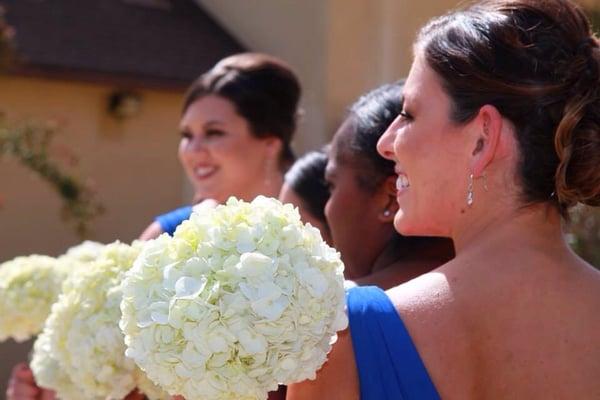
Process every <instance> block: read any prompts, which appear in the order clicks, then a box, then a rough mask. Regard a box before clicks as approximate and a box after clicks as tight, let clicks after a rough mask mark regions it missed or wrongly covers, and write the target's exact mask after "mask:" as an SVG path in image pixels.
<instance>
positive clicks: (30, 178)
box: [0, 77, 184, 260]
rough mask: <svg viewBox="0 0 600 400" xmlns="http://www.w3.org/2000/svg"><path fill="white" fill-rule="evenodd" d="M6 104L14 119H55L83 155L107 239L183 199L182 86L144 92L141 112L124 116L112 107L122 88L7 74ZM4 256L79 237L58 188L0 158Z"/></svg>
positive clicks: (126, 233)
mask: <svg viewBox="0 0 600 400" xmlns="http://www.w3.org/2000/svg"><path fill="white" fill-rule="evenodd" d="M0 87H2V91H0V104H1V106H0V109H1V110H2V111H3V112H5V113H6V115H7V116H8V117H9V119H13V120H14V119H25V120H26V119H28V118H35V119H37V120H41V119H54V120H57V121H59V125H60V126H62V128H61V129H60V133H59V135H58V136H57V137H56V142H57V143H61V144H63V145H66V146H68V148H70V149H72V150H73V151H74V152H75V153H76V154H78V155H79V156H80V167H79V169H80V171H81V173H82V174H84V175H85V176H89V177H90V178H93V181H94V185H95V187H96V189H97V192H98V198H99V199H100V200H101V201H102V202H103V203H104V205H105V206H106V213H105V215H103V216H101V217H100V218H99V219H98V220H97V221H96V222H95V224H94V232H93V237H94V238H95V239H97V240H100V241H105V242H106V241H112V240H115V239H121V240H125V241H129V240H131V239H133V238H134V237H136V236H137V235H138V234H139V232H140V230H141V229H143V227H144V226H145V225H147V224H148V222H149V221H150V219H151V217H152V216H153V215H154V214H156V213H157V212H161V211H164V210H165V209H168V208H170V207H173V206H176V205H179V204H180V203H181V201H182V190H181V187H182V180H183V179H184V178H183V176H182V174H181V171H180V167H179V164H178V161H177V158H176V148H177V142H178V139H179V138H178V134H177V119H178V116H179V104H180V100H181V94H180V93H171V92H158V91H147V90H144V91H141V92H140V93H141V96H142V105H141V110H140V113H139V114H138V115H137V116H134V117H132V118H131V119H127V120H124V121H118V120H116V119H115V118H113V117H111V116H109V114H108V113H107V111H106V110H107V99H108V96H109V94H110V93H111V91H112V90H114V89H115V88H113V87H110V86H103V85H93V84H80V83H72V82H70V83H65V82H60V81H50V80H43V79H31V78H17V77H2V78H0ZM0 182H1V188H0V195H1V196H2V198H3V208H2V209H0V226H1V227H2V229H0V260H5V259H7V258H11V257H14V256H16V255H20V254H29V253H32V252H40V253H43V254H57V253H60V252H61V251H62V250H64V249H65V248H66V246H68V245H72V244H75V243H77V241H78V238H77V237H76V236H75V235H74V234H73V233H72V231H71V229H70V228H69V227H68V226H67V225H65V224H64V223H63V222H62V221H61V220H60V218H59V212H58V211H59V206H60V204H59V200H58V197H57V196H56V195H54V194H53V193H51V189H50V188H49V187H47V186H46V185H45V184H43V183H41V182H40V180H39V178H38V177H37V176H35V175H33V174H32V173H30V172H29V171H28V170H26V169H25V168H23V167H22V166H21V165H19V164H17V163H16V162H14V161H11V160H9V159H6V160H3V161H2V162H1V164H0Z"/></svg>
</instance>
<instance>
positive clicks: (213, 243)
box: [120, 196, 347, 400]
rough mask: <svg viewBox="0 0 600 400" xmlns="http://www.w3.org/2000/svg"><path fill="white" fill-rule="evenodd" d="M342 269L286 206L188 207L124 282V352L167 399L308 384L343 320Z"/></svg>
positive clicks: (253, 395)
mask: <svg viewBox="0 0 600 400" xmlns="http://www.w3.org/2000/svg"><path fill="white" fill-rule="evenodd" d="M343 282H344V280H343V264H342V262H341V260H340V256H339V253H337V252H336V251H335V250H334V249H332V248H330V247H329V246H327V244H326V243H325V242H324V241H323V240H322V238H321V236H320V233H319V231H318V230H317V229H316V228H314V227H312V226H310V224H307V225H304V224H302V222H301V221H300V216H299V214H298V211H297V210H296V209H294V208H293V206H291V205H289V204H288V205H282V204H281V203H280V202H279V201H277V200H274V199H269V198H265V197H262V196H259V197H257V198H256V199H255V200H254V201H252V202H251V203H247V202H244V201H240V200H236V199H234V198H230V199H229V200H228V202H227V204H226V205H222V206H217V207H216V208H209V207H204V208H200V209H198V210H196V211H195V212H194V213H193V214H192V216H191V218H190V219H189V220H188V221H186V222H184V223H182V224H181V225H180V226H179V227H178V228H177V230H176V231H175V234H174V236H173V237H169V236H168V235H162V236H160V237H159V238H157V239H155V240H153V241H150V242H148V243H147V244H146V245H145V246H144V248H143V249H142V252H141V254H140V256H139V257H138V258H137V259H136V261H135V263H134V266H133V268H131V269H130V270H129V271H128V272H127V274H126V278H125V280H124V281H123V301H122V303H121V310H122V314H123V316H122V319H121V324H120V326H121V328H122V330H123V332H124V333H125V343H126V345H127V352H126V355H127V356H128V357H131V358H132V359H134V360H135V362H136V363H137V364H138V365H139V366H140V367H141V368H142V369H143V370H144V371H146V373H147V375H148V377H149V378H150V379H152V380H153V381H154V382H156V383H157V384H158V385H160V386H161V387H163V388H164V389H165V390H166V391H168V392H169V393H171V394H181V395H183V396H184V397H185V398H188V399H207V400H210V399H266V397H267V393H268V392H269V391H271V390H275V389H276V388H277V385H278V384H279V383H283V384H289V383H292V382H297V381H302V380H305V379H314V378H315V375H316V371H317V370H318V369H319V368H320V367H321V365H322V364H323V363H324V362H325V360H326V356H327V353H328V352H329V350H330V349H331V345H332V343H333V342H334V341H335V339H336V338H337V336H336V332H337V331H338V330H341V329H344V328H345V327H346V326H347V318H346V314H345V310H344V305H345V304H344V287H343Z"/></svg>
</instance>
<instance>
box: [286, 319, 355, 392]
mask: <svg viewBox="0 0 600 400" xmlns="http://www.w3.org/2000/svg"><path fill="white" fill-rule="evenodd" d="M359 396H360V393H359V385H358V373H357V371H356V364H355V362H354V351H353V350H352V340H351V337H350V331H349V329H346V330H345V331H343V332H340V333H339V335H338V341H337V342H336V343H335V345H334V346H333V349H332V350H331V353H329V356H328V360H327V362H326V363H325V364H324V365H323V367H322V368H321V369H320V370H319V371H318V372H317V378H316V379H315V380H313V381H310V380H307V381H304V382H300V383H296V384H293V385H290V386H288V390H287V396H286V399H287V400H312V399H330V400H353V399H356V400H358V399H359Z"/></svg>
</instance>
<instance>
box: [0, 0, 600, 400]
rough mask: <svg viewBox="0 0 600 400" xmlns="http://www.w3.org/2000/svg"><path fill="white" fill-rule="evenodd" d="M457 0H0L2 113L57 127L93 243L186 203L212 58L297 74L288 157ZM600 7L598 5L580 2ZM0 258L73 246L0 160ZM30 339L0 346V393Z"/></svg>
mask: <svg viewBox="0 0 600 400" xmlns="http://www.w3.org/2000/svg"><path fill="white" fill-rule="evenodd" d="M457 3H458V0H420V1H417V0H101V1H100V0H96V1H89V0H88V1H81V0H0V5H3V6H4V8H5V10H6V19H7V21H8V23H9V24H10V25H12V26H13V28H15V31H16V35H15V44H16V53H17V56H18V58H19V60H20V62H19V63H18V65H17V66H16V67H15V68H13V69H12V70H11V71H10V73H8V74H4V75H0V111H1V112H2V113H4V114H5V115H6V116H7V117H9V118H11V119H12V120H24V121H27V120H36V121H40V120H43V121H47V120H52V121H56V123H57V124H58V127H59V135H58V136H57V138H56V140H57V142H60V143H64V144H66V145H67V146H68V147H69V148H70V149H71V150H73V151H74V152H75V153H76V154H77V155H78V156H79V159H80V165H79V169H80V171H81V173H82V175H84V176H87V177H89V178H91V179H92V180H93V185H94V188H95V190H96V192H97V196H98V198H99V199H100V200H101V201H102V203H103V204H104V206H105V208H106V212H105V214H104V215H102V216H101V217H99V218H98V219H97V220H96V221H95V222H94V224H93V225H92V231H91V233H92V234H91V238H92V239H95V240H98V241H101V242H110V241H113V240H115V239H120V240H122V241H131V240H132V239H134V238H135V237H137V236H138V235H139V234H140V232H141V230H142V229H143V228H144V227H145V226H146V225H147V224H148V223H149V222H150V221H151V219H152V217H154V216H155V215H157V214H159V213H162V212H165V211H168V210H170V209H172V208H174V207H176V206H179V205H182V204H185V203H187V202H189V200H190V197H191V191H190V188H189V187H188V186H187V180H186V178H185V176H184V175H183V172H182V171H181V168H180V166H179V163H178V161H177V158H176V149H177V145H178V141H179V135H178V131H177V124H178V119H179V114H180V108H181V102H182V97H183V94H184V91H185V88H186V86H187V85H188V84H189V83H190V82H191V81H192V80H193V79H194V78H195V77H196V76H198V75H199V74H201V73H202V72H204V71H206V70H207V69H209V68H210V67H211V66H212V65H213V64H214V63H215V62H216V61H218V60H219V59H220V58H222V57H224V56H226V55H229V54H233V53H236V52H239V51H244V50H251V51H262V52H266V53H270V54H273V55H276V56H279V57H281V58H282V59H284V60H286V61H288V62H289V63H290V64H291V65H292V66H293V68H294V69H295V70H296V72H297V73H298V75H299V77H300V80H301V83H302V87H303V97H302V107H303V109H304V116H303V119H302V121H301V124H300V127H299V130H298V132H297V135H296V140H295V143H294V147H295V149H296V151H297V152H298V153H302V152H304V151H306V150H310V149H314V148H316V147H319V146H320V145H322V144H324V143H326V142H327V141H328V140H329V138H330V137H331V136H332V134H333V132H334V129H335V127H336V126H337V124H338V122H339V121H340V120H341V118H342V116H343V114H344V112H345V108H346V107H347V106H348V105H349V104H350V103H352V102H353V101H354V100H355V99H356V97H357V96H359V95H360V94H361V93H364V92H366V91H367V90H369V89H371V88H373V87H375V86H377V85H379V84H381V83H384V82H391V81H394V80H397V79H399V78H402V77H404V76H405V75H406V74H407V72H408V69H409V66H410V62H411V56H412V51H411V43H412V41H413V39H414V36H415V33H416V31H417V29H418V28H419V27H420V26H421V25H422V24H423V23H425V22H426V21H427V20H428V19H429V18H431V17H433V16H435V15H439V14H442V13H445V12H446V11H448V10H449V9H451V8H453V7H455V6H456V5H457ZM580 3H581V4H582V5H584V6H585V7H586V8H587V9H588V10H589V11H590V15H595V16H596V18H598V15H600V14H599V13H600V11H599V10H600V0H580ZM0 200H1V201H0V261H3V260H7V259H10V258H13V257H15V256H17V255H24V254H31V253H41V254H49V255H58V254H60V253H62V252H63V251H64V250H65V249H66V248H67V247H69V246H71V245H74V244H76V243H78V242H80V241H81V239H80V238H79V237H78V236H77V235H76V234H75V233H74V232H73V230H72V229H71V227H70V226H68V225H66V224H65V223H64V222H63V221H62V220H61V218H60V215H59V209H60V200H59V199H58V198H57V196H56V195H55V194H54V193H53V192H52V191H51V189H50V188H49V187H48V186H47V185H45V184H44V183H43V182H42V181H41V180H40V178H39V177H37V176H36V175H34V174H32V173H30V172H29V171H28V170H27V169H25V168H23V167H22V166H21V165H19V164H18V163H16V162H14V161H13V160H10V158H6V159H1V160H0ZM27 348H28V344H26V345H23V346H20V347H18V348H17V347H15V346H13V345H11V344H4V345H0V393H4V385H5V383H6V380H7V376H8V371H9V368H10V367H11V366H12V365H14V362H15V361H17V360H24V359H25V358H26V355H25V354H26V351H27Z"/></svg>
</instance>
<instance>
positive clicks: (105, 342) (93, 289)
mask: <svg viewBox="0 0 600 400" xmlns="http://www.w3.org/2000/svg"><path fill="white" fill-rule="evenodd" d="M140 247H141V243H138V244H134V245H133V246H129V245H127V244H123V243H119V242H115V243H112V244H109V245H106V246H105V247H104V248H103V249H102V250H101V251H100V252H99V253H98V255H97V257H96V259H95V260H93V262H90V264H89V265H88V268H86V269H82V270H79V271H77V272H75V273H73V274H71V275H70V276H69V278H68V279H67V280H66V281H65V283H64V285H63V292H62V293H61V295H60V297H59V299H58V301H57V302H56V303H55V304H54V305H53V306H52V311H51V313H50V316H49V317H48V320H47V321H46V325H45V327H44V331H43V332H42V334H41V335H40V336H39V337H38V340H37V341H36V343H35V345H34V354H33V358H32V362H31V367H32V370H33V372H34V375H35V378H36V381H37V382H38V384H39V385H41V386H42V387H46V388H49V389H53V390H55V391H56V392H57V395H58V397H59V398H61V399H63V400H75V399H82V398H84V399H91V400H95V399H97V400H102V399H122V398H124V397H125V396H126V395H127V394H128V393H129V392H130V391H131V390H133V389H134V388H135V387H139V388H140V389H141V390H142V391H144V393H145V394H146V395H147V396H148V397H149V398H151V399H158V398H167V395H166V393H164V392H162V391H160V390H159V389H158V388H156V387H155V386H154V385H153V384H152V383H151V382H150V381H149V380H148V379H147V378H146V376H145V374H144V373H143V372H142V371H140V370H139V369H138V368H137V367H136V365H135V363H134V362H133V361H132V360H130V359H128V358H126V357H125V343H124V339H123V334H122V333H121V331H120V329H119V325H118V324H119V320H120V318H121V311H120V308H119V305H120V303H121V298H122V293H121V287H120V285H121V281H122V278H123V276H124V273H125V272H126V271H127V270H128V269H129V268H131V266H132V264H133V261H134V259H135V258H136V257H137V255H138V254H139V249H140ZM92 258H93V256H92V255H90V257H89V258H88V261H91V260H92Z"/></svg>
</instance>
